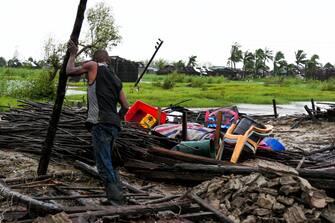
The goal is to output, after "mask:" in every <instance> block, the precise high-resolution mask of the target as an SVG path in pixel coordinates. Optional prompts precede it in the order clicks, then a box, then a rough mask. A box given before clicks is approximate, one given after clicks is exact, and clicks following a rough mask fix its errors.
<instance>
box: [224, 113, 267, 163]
mask: <svg viewBox="0 0 335 223" xmlns="http://www.w3.org/2000/svg"><path fill="white" fill-rule="evenodd" d="M272 129H273V126H271V125H262V124H259V123H257V122H256V121H254V120H253V119H251V118H250V117H247V116H242V117H241V118H240V119H239V120H238V121H237V123H236V124H235V123H234V124H232V125H231V126H230V127H229V129H228V130H227V132H226V134H225V135H224V142H225V143H228V144H235V147H234V150H233V154H232V156H231V158H230V162H232V163H237V161H238V159H239V157H240V155H241V152H242V151H243V150H249V151H251V152H253V153H254V154H255V153H256V150H257V147H258V145H259V143H260V142H261V141H262V140H263V139H264V138H265V137H267V136H269V134H270V133H271V132H272Z"/></svg>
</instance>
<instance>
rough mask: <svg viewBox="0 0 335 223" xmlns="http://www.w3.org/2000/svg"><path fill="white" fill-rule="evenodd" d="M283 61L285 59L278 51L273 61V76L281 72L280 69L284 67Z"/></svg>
mask: <svg viewBox="0 0 335 223" xmlns="http://www.w3.org/2000/svg"><path fill="white" fill-rule="evenodd" d="M284 59H285V56H284V54H283V52H281V51H278V52H277V53H276V55H275V57H274V59H273V74H274V75H278V74H280V73H281V71H282V70H281V68H282V67H283V66H284V65H285V63H284V61H285V60H284ZM285 62H286V61H285ZM286 64H287V63H286Z"/></svg>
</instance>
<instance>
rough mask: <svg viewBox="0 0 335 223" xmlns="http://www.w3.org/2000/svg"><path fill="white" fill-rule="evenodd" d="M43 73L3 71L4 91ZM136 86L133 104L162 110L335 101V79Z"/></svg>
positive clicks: (179, 80) (154, 79)
mask: <svg viewBox="0 0 335 223" xmlns="http://www.w3.org/2000/svg"><path fill="white" fill-rule="evenodd" d="M41 72H45V71H41V70H31V69H7V68H1V69H0V90H1V88H3V85H4V83H5V81H8V80H21V81H22V80H27V79H34V80H36V79H37V80H38V77H39V76H40V75H41ZM1 83H2V84H1ZM164 83H165V84H164ZM133 85H134V83H124V90H125V92H126V95H127V98H128V100H129V102H130V103H131V104H132V103H134V102H135V101H136V100H142V101H144V102H146V103H149V104H152V105H156V106H161V107H165V106H169V105H170V104H175V103H177V102H180V101H184V100H186V99H191V101H188V102H186V103H184V104H183V106H187V107H219V106H227V105H233V104H238V103H251V104H270V103H272V99H276V101H277V103H278V104H285V103H289V102H292V101H309V100H310V99H311V98H314V99H315V100H318V101H323V100H324V101H335V79H330V80H328V81H324V82H322V81H315V80H301V79H298V78H292V77H271V78H263V79H250V80H246V81H230V80H226V79H225V78H224V77H197V76H187V75H184V74H171V75H154V74H150V75H148V74H146V75H145V76H144V78H143V80H142V81H141V83H140V88H139V91H137V90H136V89H134V88H133ZM68 86H72V87H75V88H76V89H77V90H86V83H84V82H78V83H73V82H68ZM0 93H1V91H0ZM11 96H12V95H11ZM44 100H46V99H44ZM65 103H66V104H68V105H72V104H77V103H81V104H85V103H86V95H72V96H66V98H65ZM8 104H11V105H13V106H16V105H17V104H16V100H15V99H12V98H11V97H8V96H7V97H4V95H0V105H8Z"/></svg>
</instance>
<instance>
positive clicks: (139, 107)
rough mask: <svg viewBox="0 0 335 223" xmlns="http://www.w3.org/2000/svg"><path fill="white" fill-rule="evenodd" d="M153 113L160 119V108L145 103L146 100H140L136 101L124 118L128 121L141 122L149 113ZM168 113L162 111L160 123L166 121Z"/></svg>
mask: <svg viewBox="0 0 335 223" xmlns="http://www.w3.org/2000/svg"><path fill="white" fill-rule="evenodd" d="M147 114H150V115H152V116H153V117H154V118H155V119H158V109H157V108H156V107H153V106H151V105H148V104H145V103H144V102H142V101H140V100H138V101H136V102H135V103H134V104H133V105H132V106H131V107H130V109H129V110H128V112H127V114H126V115H125V117H124V119H125V120H126V121H127V122H137V123H140V122H141V120H142V119H143V118H144V117H145V116H146V115H147ZM166 116H167V115H166V113H165V112H161V118H160V123H161V124H164V123H166Z"/></svg>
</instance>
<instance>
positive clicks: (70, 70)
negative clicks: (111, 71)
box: [66, 40, 92, 76]
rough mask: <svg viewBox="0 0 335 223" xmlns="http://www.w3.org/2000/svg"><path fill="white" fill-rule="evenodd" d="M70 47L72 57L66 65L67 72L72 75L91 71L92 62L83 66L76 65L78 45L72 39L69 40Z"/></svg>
mask: <svg viewBox="0 0 335 223" xmlns="http://www.w3.org/2000/svg"><path fill="white" fill-rule="evenodd" d="M68 49H69V51H70V58H69V61H68V63H67V65H66V74H67V75H70V76H76V75H82V74H84V73H87V72H89V71H90V69H91V67H92V64H91V63H90V62H87V63H85V64H84V65H83V66H78V67H76V66H75V60H76V55H77V51H78V47H77V46H76V44H75V43H74V42H73V41H72V40H70V41H69V42H68Z"/></svg>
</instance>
